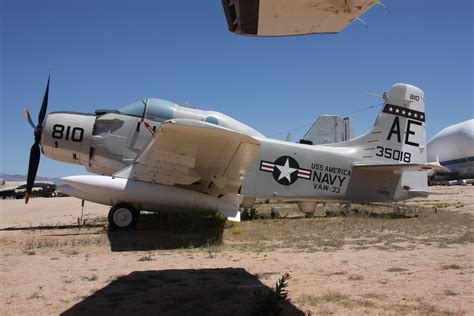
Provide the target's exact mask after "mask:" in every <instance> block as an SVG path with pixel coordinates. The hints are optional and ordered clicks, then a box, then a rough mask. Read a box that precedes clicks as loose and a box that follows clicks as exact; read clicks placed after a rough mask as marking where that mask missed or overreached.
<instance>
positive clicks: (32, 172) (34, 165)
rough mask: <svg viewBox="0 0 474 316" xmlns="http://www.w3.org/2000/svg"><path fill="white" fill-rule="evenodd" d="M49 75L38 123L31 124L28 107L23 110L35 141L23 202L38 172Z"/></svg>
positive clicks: (28, 197) (28, 194)
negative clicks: (32, 130)
mask: <svg viewBox="0 0 474 316" xmlns="http://www.w3.org/2000/svg"><path fill="white" fill-rule="evenodd" d="M50 77H51V76H48V83H47V85H46V91H45V92H44V97H43V104H42V105H41V109H40V111H39V113H38V124H37V125H36V127H35V125H34V124H33V121H32V120H31V116H30V113H29V112H28V109H26V108H25V109H24V110H23V115H24V116H25V119H26V121H27V122H28V123H29V124H30V125H31V126H32V127H33V129H34V131H35V133H34V135H35V142H34V143H33V145H32V146H31V149H30V162H29V165H28V177H27V179H26V192H25V204H28V201H29V199H30V195H31V191H32V189H33V185H34V183H35V178H36V172H38V166H39V162H40V157H41V150H40V143H41V132H42V131H43V121H44V117H45V115H46V111H47V109H48V94H49V80H50Z"/></svg>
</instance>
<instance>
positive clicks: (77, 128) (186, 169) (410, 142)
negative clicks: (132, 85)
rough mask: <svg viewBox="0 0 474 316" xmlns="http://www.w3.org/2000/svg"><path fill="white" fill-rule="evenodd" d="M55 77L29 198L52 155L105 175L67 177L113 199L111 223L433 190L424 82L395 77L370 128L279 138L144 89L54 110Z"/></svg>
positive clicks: (67, 188) (89, 192) (34, 154)
mask: <svg viewBox="0 0 474 316" xmlns="http://www.w3.org/2000/svg"><path fill="white" fill-rule="evenodd" d="M48 93H49V79H48V85H47V88H46V92H45V96H44V99H43V104H42V106H41V110H40V112H39V115H38V123H37V125H36V126H35V125H34V124H33V123H32V121H31V118H30V115H29V113H28V110H27V109H25V111H24V114H25V117H26V119H27V121H28V122H29V123H30V125H31V126H33V128H34V129H35V133H34V134H35V142H34V144H33V146H32V148H31V153H30V165H29V169H28V186H27V194H26V196H25V202H28V198H29V194H30V193H31V188H32V184H33V182H34V179H35V176H36V172H37V168H38V164H39V160H40V147H41V150H42V152H43V153H44V155H46V156H47V157H49V158H51V159H55V160H58V161H62V162H68V163H74V164H80V165H83V166H84V167H85V168H86V169H87V170H88V171H90V172H93V173H96V174H98V175H81V176H71V177H65V178H63V179H62V180H63V181H64V182H65V183H67V184H66V185H64V186H61V187H59V190H60V191H62V192H63V193H65V194H68V195H71V196H75V197H78V198H80V199H83V200H88V201H92V202H96V203H101V204H106V205H111V206H112V208H111V209H110V212H109V222H110V226H111V227H113V228H115V229H126V228H131V227H134V225H135V224H136V222H137V220H138V216H139V213H140V210H147V211H156V210H158V209H160V208H163V207H165V208H172V209H183V210H188V211H207V212H209V211H210V212H220V213H222V214H223V215H224V216H225V217H226V218H227V219H229V220H234V221H239V220H240V212H239V205H240V204H241V203H242V202H243V200H244V198H249V199H252V198H277V199H280V200H293V201H294V200H297V201H299V207H300V209H301V210H303V211H308V210H309V209H311V208H313V209H314V207H315V205H316V201H325V200H333V201H346V202H386V201H400V200H404V199H408V198H412V197H417V196H426V195H427V194H428V191H427V177H426V173H427V170H432V169H437V168H439V167H438V166H435V165H433V164H428V163H427V161H426V151H425V143H426V139H425V111H424V108H425V104H424V95H423V91H422V90H421V89H419V88H417V87H415V86H411V85H408V84H395V85H393V86H392V89H391V90H390V92H389V93H387V94H386V100H385V105H384V106H383V108H382V111H381V112H380V114H379V116H378V117H377V119H376V121H375V124H374V127H373V128H372V130H371V131H369V132H368V133H366V134H364V135H362V136H360V137H357V138H354V139H351V140H348V141H344V142H339V143H335V144H324V145H314V146H313V145H308V144H295V143H290V142H286V141H280V140H276V139H270V138H267V137H265V136H264V135H262V134H261V133H259V132H258V131H256V130H255V129H253V128H251V127H249V126H247V125H245V124H243V123H241V122H239V121H237V120H235V119H233V118H231V117H229V116H226V115H224V114H222V113H219V112H213V111H202V110H198V109H192V108H188V107H183V106H179V105H177V104H174V103H172V102H169V101H164V100H160V99H145V100H142V101H138V102H136V103H133V104H131V105H128V106H126V107H123V108H121V109H119V110H97V111H96V113H95V114H91V113H76V112H74V113H72V112H52V113H50V114H49V115H48V116H47V118H46V120H44V118H45V114H46V111H47V104H48Z"/></svg>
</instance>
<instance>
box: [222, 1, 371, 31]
mask: <svg viewBox="0 0 474 316" xmlns="http://www.w3.org/2000/svg"><path fill="white" fill-rule="evenodd" d="M377 2H378V0H222V5H223V7H224V12H225V16H226V19H227V25H228V27H229V30H230V31H231V32H234V33H237V34H243V35H256V36H288V35H302V34H317V33H337V32H340V31H341V30H342V29H343V28H345V27H346V26H347V25H349V24H350V23H351V22H352V21H354V20H355V19H357V18H358V17H360V16H361V15H362V14H364V13H365V12H366V11H367V10H369V9H370V8H371V7H372V6H374V5H375V4H376V3H377Z"/></svg>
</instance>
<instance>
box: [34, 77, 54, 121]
mask: <svg viewBox="0 0 474 316" xmlns="http://www.w3.org/2000/svg"><path fill="white" fill-rule="evenodd" d="M50 78H51V75H49V76H48V84H47V85H46V91H45V92H44V97H43V104H41V110H40V111H39V113H38V126H37V127H38V128H42V127H43V121H44V117H45V115H46V110H47V109H48V95H49V79H50Z"/></svg>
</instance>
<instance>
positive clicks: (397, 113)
mask: <svg viewBox="0 0 474 316" xmlns="http://www.w3.org/2000/svg"><path fill="white" fill-rule="evenodd" d="M384 99H385V103H384V106H383V108H382V111H381V112H380V114H379V116H378V117H377V120H376V121H375V124H374V127H373V128H372V130H371V131H369V132H368V133H366V134H364V135H362V136H360V137H358V138H355V139H352V140H350V141H349V142H345V146H350V147H355V148H357V161H356V162H355V163H354V165H353V176H354V178H359V180H358V181H357V180H355V179H354V180H355V181H354V186H353V187H352V190H354V191H355V192H357V191H359V189H358V186H359V185H365V186H366V187H367V186H371V187H373V191H372V192H374V193H375V198H374V196H371V197H370V198H371V199H372V200H377V197H378V198H379V199H380V200H384V199H388V198H389V199H395V200H402V199H407V198H410V197H415V196H426V195H427V193H428V182H427V170H430V169H432V167H433V166H431V165H430V164H427V162H426V150H425V149H426V132H425V121H426V116H425V100H424V93H423V91H422V90H421V89H419V88H417V87H415V86H412V85H408V84H402V83H398V84H395V85H393V86H392V89H391V90H390V92H388V93H385V94H384Z"/></svg>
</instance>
